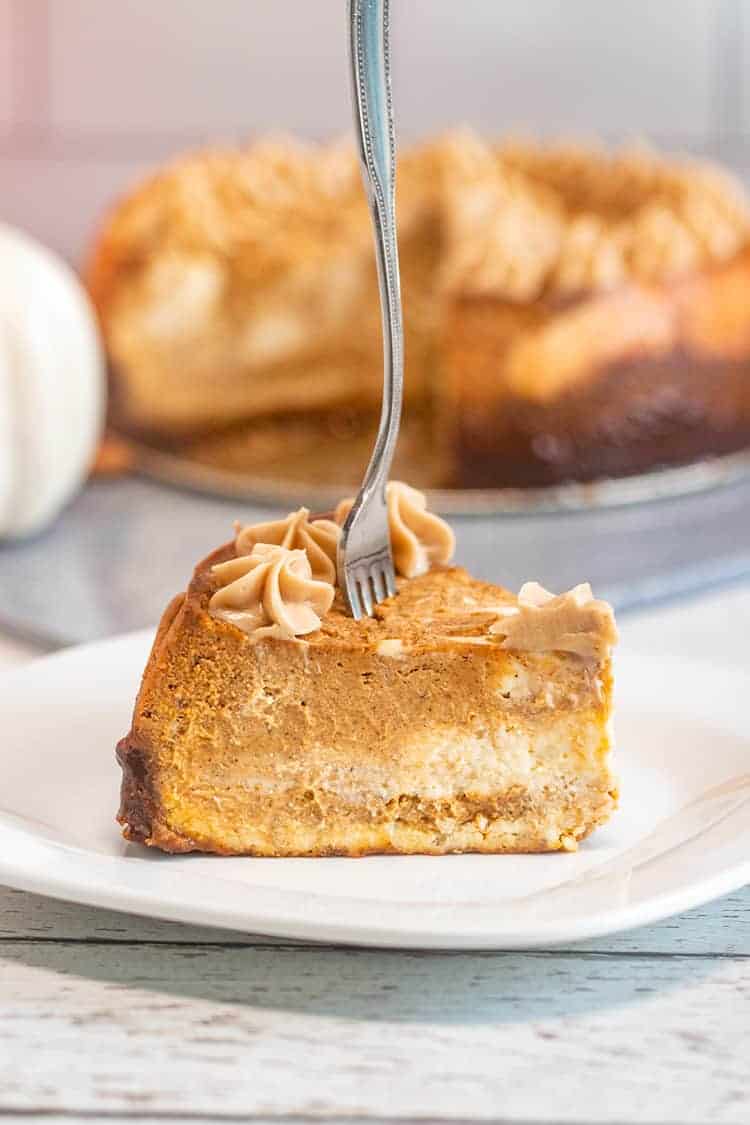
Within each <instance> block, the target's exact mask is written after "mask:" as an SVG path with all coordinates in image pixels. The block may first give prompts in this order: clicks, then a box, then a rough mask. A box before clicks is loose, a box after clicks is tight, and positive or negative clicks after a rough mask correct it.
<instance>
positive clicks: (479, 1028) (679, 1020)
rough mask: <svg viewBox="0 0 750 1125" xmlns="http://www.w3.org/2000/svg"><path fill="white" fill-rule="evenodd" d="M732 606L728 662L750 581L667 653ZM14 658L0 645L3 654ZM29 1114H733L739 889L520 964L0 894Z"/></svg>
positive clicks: (684, 627) (11, 1067) (664, 1119)
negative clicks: (249, 932) (314, 942)
mask: <svg viewBox="0 0 750 1125" xmlns="http://www.w3.org/2000/svg"><path fill="white" fill-rule="evenodd" d="M674 612H675V613H678V612H681V613H682V612H683V611H677V610H675V611H674ZM717 615H718V616H717ZM730 618H731V620H732V622H733V623H734V625H733V628H732V630H731V631H730V630H725V629H724V628H722V630H721V632H722V634H723V635H724V636H730V635H731V636H734V637H735V640H736V643H735V651H734V657H733V658H735V659H746V657H745V656H744V652H745V646H746V643H747V642H746V637H747V635H748V625H749V624H750V590H749V589H745V590H735V591H730V592H728V593H727V594H726V595H723V596H719V597H718V598H717V597H714V598H713V599H708V600H705V601H703V602H701V603H695V605H694V606H693V607H691V608H690V609H689V610H688V612H687V613H683V616H681V617H679V618H675V620H676V621H677V623H678V624H679V628H677V629H676V628H674V627H672V628H671V631H670V630H669V629H665V632H664V642H663V655H664V657H665V659H667V658H668V656H669V652H670V651H675V650H676V648H677V647H678V646H680V645H684V644H686V643H699V642H700V641H701V640H703V639H704V638H705V637H706V636H707V635H708V634H707V630H708V631H710V630H711V629H715V628H716V623H717V621H719V622H721V621H725V622H726V621H728V620H729V619H730ZM673 626H674V622H673ZM743 638H745V639H743ZM28 655H29V652H28V650H24V649H23V648H22V647H21V646H18V645H15V644H12V643H11V642H9V641H3V639H2V638H0V664H1V663H2V662H3V661H5V662H6V663H8V662H16V661H17V660H19V659H22V658H24V657H26V656H28ZM0 783H1V779H0ZM1 800H2V793H1V791H0V803H1ZM34 1117H39V1118H42V1117H43V1118H44V1119H45V1120H50V1119H51V1120H52V1121H55V1120H58V1119H59V1120H60V1121H61V1122H62V1121H64V1122H66V1123H71V1122H78V1121H81V1122H83V1121H91V1120H106V1121H108V1122H109V1121H115V1122H120V1121H121V1122H123V1123H124V1122H132V1123H138V1125H143V1123H148V1122H169V1123H173V1122H177V1123H179V1122H182V1121H185V1122H203V1121H206V1122H208V1121H228V1122H232V1121H239V1120H249V1121H252V1122H254V1123H256V1125H261V1123H264V1122H277V1123H284V1125H297V1123H299V1125H305V1123H306V1122H311V1123H312V1122H317V1121H319V1120H323V1121H335V1122H336V1123H337V1125H342V1123H345V1122H359V1123H366V1125H369V1123H375V1125H377V1123H380V1122H400V1123H407V1122H417V1121H419V1122H422V1121H451V1122H452V1121H462V1122H469V1121H489V1120H492V1121H495V1122H499V1123H502V1122H508V1123H510V1122H513V1123H519V1125H520V1123H523V1125H534V1123H537V1125H541V1123H545V1125H552V1123H558V1125H562V1123H572V1122H576V1123H586V1125H594V1123H604V1122H607V1123H610V1125H614V1123H617V1125H626V1123H636V1122H638V1123H650V1125H657V1123H658V1125H665V1123H669V1125H677V1123H680V1125H687V1123H691V1125H692V1123H698V1122H700V1123H701V1125H727V1123H731V1125H748V1123H749V1122H750V888H747V889H746V890H744V891H742V892H739V893H736V894H733V895H729V896H728V897H726V898H724V899H723V900H721V901H719V902H716V903H713V904H711V905H709V906H705V907H702V908H700V909H697V910H694V911H692V912H691V913H689V914H686V915H683V916H682V917H679V918H674V919H671V920H670V921H667V922H663V923H661V924H659V925H656V926H650V927H648V928H646V929H642V930H638V931H635V932H633V933H630V934H624V935H621V936H619V937H612V938H606V939H601V940H597V941H592V942H588V943H587V944H584V945H576V946H571V947H568V948H563V949H558V950H555V951H554V952H538V953H527V954H523V953H482V954H467V953H460V954H459V953H455V954H450V953H443V954H434V953H432V954H426V953H425V954H419V953H396V952H377V951H375V952H373V951H362V950H349V949H334V948H327V947H313V946H304V945H301V944H295V943H288V942H284V943H277V942H273V941H270V940H268V939H267V938H252V937H247V936H243V935H238V934H233V933H221V932H217V931H210V930H199V929H196V928H191V927H188V926H182V925H177V924H169V923H158V922H153V921H148V920H144V919H138V918H134V917H129V916H126V915H121V914H114V913H108V912H106V911H102V910H94V909H89V908H87V907H79V906H74V905H70V904H67V903H57V902H54V901H52V900H50V899H42V898H39V897H36V896H34V895H28V894H22V893H20V892H17V891H10V890H3V889H1V888H0V1125H5V1123H6V1122H7V1121H11V1122H12V1121H16V1120H18V1121H19V1122H21V1121H24V1122H27V1121H28V1120H29V1118H32V1119H33V1118H34Z"/></svg>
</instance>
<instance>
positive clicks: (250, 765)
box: [118, 510, 617, 856]
mask: <svg viewBox="0 0 750 1125" xmlns="http://www.w3.org/2000/svg"><path fill="white" fill-rule="evenodd" d="M405 515H406V518H407V524H408V522H409V517H413V520H412V527H413V528H414V529H416V531H415V532H414V538H415V542H417V545H418V546H421V547H422V548H423V553H422V554H421V555H420V554H419V553H417V554H414V555H413V556H412V557H411V562H410V561H409V560H410V556H408V552H407V553H406V554H404V552H403V550H402V552H401V554H400V555H399V558H400V559H401V568H402V573H403V570H404V569H409V568H410V567H411V569H412V570H414V571H417V572H418V573H415V574H414V576H413V577H401V578H400V579H399V591H398V593H397V595H396V596H395V597H393V598H390V599H389V600H387V601H386V602H384V603H382V604H381V605H379V606H378V607H377V610H376V613H375V616H373V617H371V618H365V619H364V620H362V621H358V622H357V621H354V620H353V619H352V618H351V617H350V616H349V615H348V614H347V612H346V611H345V608H344V603H343V599H342V597H341V593H340V591H335V592H334V590H333V586H332V585H328V586H327V584H326V582H325V580H324V579H323V578H322V574H323V572H324V560H323V558H322V554H321V553H320V552H321V551H325V550H327V549H329V548H330V541H331V539H335V530H333V531H332V528H334V529H335V525H333V524H332V522H331V521H329V520H325V521H313V522H311V523H310V524H309V525H308V531H305V532H304V534H301V532H300V514H299V513H295V514H294V516H293V517H290V518H289V521H287V523H286V524H283V526H282V525H281V524H280V525H279V526H280V527H282V530H281V531H278V532H277V531H276V530H275V529H274V528H273V527H272V525H270V524H267V525H263V531H262V534H263V535H264V536H265V537H266V538H268V539H270V540H272V542H271V543H270V544H258V543H257V541H256V540H255V539H254V536H253V535H252V534H250V535H249V536H248V532H247V529H245V531H244V533H243V532H242V531H241V532H240V533H239V534H238V539H237V540H236V541H235V543H231V544H228V545H226V546H225V547H222V548H221V549H220V550H218V551H217V552H215V553H214V554H213V555H211V556H209V558H208V559H206V560H204V562H202V563H201V564H200V565H199V566H198V567H197V569H196V571H195V575H194V577H193V580H192V582H191V584H190V586H189V588H188V590H187V592H186V593H185V594H184V595H180V596H179V597H178V598H176V599H174V601H173V602H172V603H171V605H170V606H169V608H168V609H167V611H166V613H165V615H164V618H163V620H162V623H161V626H160V628H159V632H158V635H157V637H156V641H155V643H154V646H153V650H152V652H151V656H150V658H149V662H148V666H147V668H146V671H145V674H144V678H143V683H142V686H141V690H140V693H139V695H138V699H137V702H136V707H135V713H134V716H133V725H132V729H131V731H130V733H129V734H128V735H127V737H126V738H124V739H123V740H122V742H121V743H120V745H119V747H118V757H119V761H120V763H121V766H122V769H123V783H122V803H121V808H120V815H119V819H120V822H121V823H122V825H123V827H124V832H125V835H126V836H127V837H128V838H129V839H131V840H137V841H140V842H143V843H146V844H149V845H152V846H155V847H159V848H162V849H163V850H164V851H168V852H185V851H192V850H200V851H206V852H216V853H221V854H225V855H241V854H242V855H257V856H301V855H310V856H313V855H316V856H324V855H350V856H356V855H366V854H370V853H388V852H399V853H405V854H410V853H425V854H434V855H437V854H443V853H448V852H495V853H499V852H546V851H555V850H560V849H566V850H572V849H574V848H575V847H576V846H577V844H578V842H579V841H580V840H582V839H583V838H584V837H585V836H587V835H588V834H589V833H590V832H591V831H592V829H594V828H595V827H596V826H597V825H599V824H601V823H603V822H604V821H606V820H607V818H608V817H609V815H610V813H611V812H612V810H613V808H614V807H615V804H616V799H617V788H616V783H615V781H614V779H613V775H612V773H611V771H610V765H609V759H610V750H611V740H612V736H611V724H610V714H611V700H612V673H611V647H612V644H613V643H614V640H615V636H616V634H615V627H614V620H613V617H612V613H611V610H610V609H609V607H608V606H607V605H606V603H604V602H600V601H597V600H596V599H594V598H593V597H592V595H591V593H590V591H589V589H588V587H584V586H582V587H578V588H576V590H574V591H571V592H570V593H569V594H565V595H562V596H560V597H557V598H555V597H553V596H552V595H550V594H547V593H546V591H543V590H542V588H541V587H538V586H536V585H534V584H529V585H527V586H526V587H524V588H523V589H522V591H521V593H520V595H519V596H518V597H516V596H515V595H513V594H511V593H509V592H508V591H506V590H504V589H502V588H500V587H498V586H494V585H491V584H488V583H486V582H480V581H478V580H476V579H473V578H471V577H470V576H469V575H468V574H467V573H466V572H465V571H464V570H462V569H459V568H452V567H447V566H444V565H439V564H437V565H435V564H434V560H433V559H432V558H431V557H430V553H429V548H430V544H429V542H428V543H427V546H426V548H425V544H424V542H421V543H420V542H419V536H420V535H422V536H425V537H426V538H427V539H429V536H430V529H429V527H428V526H427V524H426V522H425V521H426V520H427V519H428V517H429V514H428V513H424V512H423V513H422V522H421V523H420V522H419V520H418V519H417V518H416V517H415V516H414V513H413V512H411V511H410V510H406V511H405ZM429 518H431V519H435V517H429ZM295 521H296V522H295ZM316 522H319V523H320V524H321V525H325V526H321V527H319V528H316ZM284 527H286V528H291V527H293V528H294V529H295V530H294V535H295V536H297V537H298V538H296V539H294V540H292V538H290V536H291V535H292V532H290V531H289V530H287V531H284V530H283V529H284ZM269 529H270V530H269ZM309 529H312V531H310V530H309ZM252 530H253V529H251V531H252ZM303 530H304V529H303ZM406 531H407V533H408V532H409V528H408V526H407V528H406ZM243 534H244V538H243ZM300 536H301V537H300ZM305 536H306V537H307V541H308V542H310V541H311V540H312V541H314V544H315V545H316V546H314V547H308V550H307V551H306V550H304V549H300V548H299V546H298V544H299V543H302V542H304V541H305ZM285 537H286V542H287V543H290V544H291V546H285V545H284V542H285ZM437 541H438V539H437V536H436V538H435V542H437ZM238 542H239V543H240V547H241V548H242V547H243V544H244V548H243V549H244V550H246V551H248V552H249V553H247V554H241V553H238V547H237V543H238ZM295 544H297V546H295ZM402 546H403V544H402ZM308 552H309V556H308ZM310 558H312V559H313V565H312V566H311V565H310ZM316 559H317V560H319V561H318V567H319V570H318V571H316V569H315V560H316ZM404 560H406V561H404ZM431 563H432V564H433V565H432V566H431V568H430V569H425V568H426V567H427V566H429V565H430V564H431ZM419 571H421V573H419ZM324 588H327V590H328V593H327V594H326V593H325V590H324ZM308 611H309V612H308ZM310 614H312V615H313V616H312V617H311V616H310ZM296 630H299V631H298V632H296Z"/></svg>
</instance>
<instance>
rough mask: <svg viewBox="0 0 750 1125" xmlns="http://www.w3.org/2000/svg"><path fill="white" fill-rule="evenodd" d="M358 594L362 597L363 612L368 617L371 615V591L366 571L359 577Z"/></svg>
mask: <svg viewBox="0 0 750 1125" xmlns="http://www.w3.org/2000/svg"><path fill="white" fill-rule="evenodd" d="M359 595H360V598H361V599H362V605H363V607H364V611H365V613H366V614H367V616H368V617H372V610H373V605H372V592H371V590H370V582H369V575H368V574H367V572H366V571H365V573H364V574H363V575H362V577H361V578H360V579H359Z"/></svg>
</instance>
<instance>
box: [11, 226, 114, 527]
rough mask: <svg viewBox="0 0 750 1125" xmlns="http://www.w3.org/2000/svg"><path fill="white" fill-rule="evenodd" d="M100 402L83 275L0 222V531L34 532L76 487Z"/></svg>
mask: <svg viewBox="0 0 750 1125" xmlns="http://www.w3.org/2000/svg"><path fill="white" fill-rule="evenodd" d="M104 404H105V375H104V361H103V356H102V348H101V344H100V341H99V333H98V329H97V326H96V321H95V318H94V314H93V311H92V308H91V305H90V303H89V299H88V297H87V295H86V293H85V291H84V289H83V287H82V285H81V283H80V282H79V281H78V278H77V277H76V276H75V274H74V273H73V271H72V270H71V269H70V268H69V267H68V266H67V265H65V263H64V262H63V261H62V260H61V259H60V258H58V257H56V255H54V254H53V253H51V251H49V250H47V249H45V247H43V246H41V245H40V244H39V243H38V242H36V241H34V239H32V238H30V237H29V236H28V235H25V234H22V233H21V232H20V231H17V230H14V229H12V228H11V227H8V226H4V225H3V224H0V539H2V538H6V537H18V536H23V535H28V534H31V533H32V532H34V531H38V530H39V529H40V528H42V527H44V526H45V524H47V523H49V522H50V521H51V520H52V519H53V518H54V517H55V516H56V515H57V513H58V512H59V511H60V509H61V508H62V507H63V505H64V504H65V503H66V502H67V501H68V500H69V499H70V497H71V496H72V495H73V494H74V492H75V491H76V490H77V489H78V488H79V486H80V484H81V482H82V481H83V479H84V477H85V475H86V472H87V470H88V468H89V466H90V464H91V461H92V459H93V456H94V452H95V450H96V446H97V442H98V440H99V437H100V435H101V429H102V424H103V418H104Z"/></svg>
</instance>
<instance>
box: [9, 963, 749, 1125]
mask: <svg viewBox="0 0 750 1125" xmlns="http://www.w3.org/2000/svg"><path fill="white" fill-rule="evenodd" d="M749 1005H750V960H748V959H746V958H745V959H740V958H737V959H735V958H718V959H713V958H701V957H667V958H659V957H657V958H643V957H641V958H630V957H627V956H623V957H606V958H603V957H601V956H598V955H596V954H585V955H582V956H550V955H529V954H526V955H523V954H508V955H495V954H486V955H466V954H457V955H433V956H427V957H425V956H419V955H406V954H393V953H377V952H375V953H371V952H355V951H331V950H287V949H275V950H269V949H236V948H216V947H210V946H206V947H192V948H175V947H173V946H153V945H152V946H138V947H132V946H98V947H92V946H81V945H80V944H76V943H71V944H67V943H55V944H29V943H22V942H19V943H4V944H3V948H2V956H1V959H0V1109H2V1110H4V1111H6V1112H7V1111H11V1110H25V1109H35V1110H39V1109H50V1110H59V1109H65V1110H68V1111H79V1112H80V1111H86V1112H91V1113H94V1112H105V1111H106V1112H120V1113H125V1112H127V1111H131V1110H133V1109H136V1108H137V1109H138V1110H139V1111H141V1112H144V1113H149V1112H150V1113H175V1114H180V1113H188V1112H189V1113H197V1114H201V1113H203V1114H211V1113H214V1114H216V1113H225V1114H228V1113H237V1114H240V1113H242V1114H251V1113H256V1114H266V1115H268V1116H274V1115H279V1114H287V1115H289V1114H302V1115H315V1116H325V1115H326V1114H330V1115H347V1114H349V1115H356V1116H360V1115H362V1116H368V1115H374V1116H378V1117H387V1116H406V1117H412V1116H428V1117H429V1116H430V1115H436V1116H439V1117H451V1116H458V1117H478V1118H491V1117H494V1118H501V1119H502V1120H508V1121H524V1122H527V1121H528V1120H529V1119H531V1120H534V1119H535V1118H537V1119H540V1120H543V1121H549V1120H553V1121H554V1120H557V1121H560V1122H573V1121H587V1122H607V1123H609V1122H622V1121H624V1120H627V1121H629V1122H633V1123H641V1122H682V1123H693V1122H708V1121H710V1122H713V1123H715V1125H746V1122H747V1120H748V1117H749V1116H750V1086H749V1081H750V1073H749V1072H748V1058H750V1022H749V1019H748V1011H749Z"/></svg>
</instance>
